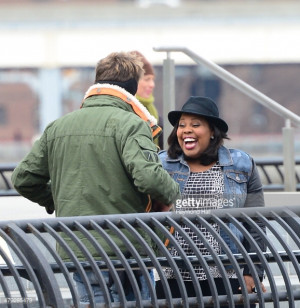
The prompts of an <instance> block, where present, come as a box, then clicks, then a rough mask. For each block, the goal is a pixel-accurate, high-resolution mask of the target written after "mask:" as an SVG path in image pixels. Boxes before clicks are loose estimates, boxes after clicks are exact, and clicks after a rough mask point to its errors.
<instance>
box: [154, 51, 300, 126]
mask: <svg viewBox="0 0 300 308" xmlns="http://www.w3.org/2000/svg"><path fill="white" fill-rule="evenodd" d="M153 49H154V50H155V51H163V52H182V53H184V54H186V55H187V56H189V57H190V58H192V59H193V60H194V61H195V62H196V63H198V64H202V65H204V66H206V67H207V68H209V69H210V70H211V71H212V72H214V73H215V74H216V75H217V76H218V77H220V78H222V79H224V80H226V81H227V82H228V83H230V84H231V85H232V86H234V87H235V88H237V89H239V90H240V91H242V92H243V93H245V94H247V95H248V96H249V97H251V98H253V99H254V100H255V101H257V102H258V103H260V104H262V105H264V106H266V107H268V108H269V109H271V110H272V111H274V112H275V113H277V114H278V115H280V116H282V117H284V118H285V119H289V120H291V121H292V122H293V123H294V124H295V125H298V126H300V116H298V115H297V114H295V113H294V112H292V111H290V110H288V109H287V108H285V107H283V106H282V105H280V104H279V103H277V102H276V101H274V100H273V99H271V98H269V97H268V96H266V95H265V94H263V93H261V92H259V91H258V90H256V89H255V88H253V87H252V86H250V85H249V84H247V83H246V82H244V81H242V80H241V79H239V78H238V77H236V76H234V75H233V74H231V73H230V72H228V71H226V70H225V69H223V68H222V67H220V66H219V65H217V64H215V63H214V62H212V61H210V60H208V59H205V58H203V57H200V56H199V55H197V54H196V53H195V52H193V51H192V50H190V49H188V48H186V47H176V46H169V47H154V48H153Z"/></svg>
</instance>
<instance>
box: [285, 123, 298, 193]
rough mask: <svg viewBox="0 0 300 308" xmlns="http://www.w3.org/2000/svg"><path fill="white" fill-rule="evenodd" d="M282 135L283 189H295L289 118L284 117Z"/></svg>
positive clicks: (293, 156)
mask: <svg viewBox="0 0 300 308" xmlns="http://www.w3.org/2000/svg"><path fill="white" fill-rule="evenodd" d="M282 136H283V167H284V190H285V191H296V176H295V153H294V152H295V146H294V128H292V127H291V121H290V120H289V119H286V121H285V127H283V128H282Z"/></svg>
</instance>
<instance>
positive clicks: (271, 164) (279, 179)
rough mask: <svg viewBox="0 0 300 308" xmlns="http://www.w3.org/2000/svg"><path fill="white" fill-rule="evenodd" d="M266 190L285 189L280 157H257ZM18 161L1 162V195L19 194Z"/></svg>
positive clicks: (299, 186) (298, 178)
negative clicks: (15, 184) (14, 173)
mask: <svg viewBox="0 0 300 308" xmlns="http://www.w3.org/2000/svg"><path fill="white" fill-rule="evenodd" d="M255 163H256V165H257V168H258V171H259V174H260V177H261V180H262V183H263V189H264V191H284V188H285V187H284V165H283V160H282V159H280V158H257V159H255ZM16 165H17V164H16V163H10V164H0V197H1V196H6V197H8V196H19V194H18V193H17V192H16V190H15V189H14V187H13V185H12V183H11V180H10V177H11V173H12V171H13V170H14V169H15V167H16ZM294 175H295V182H296V184H295V185H296V190H297V191H300V158H296V159H295V169H294Z"/></svg>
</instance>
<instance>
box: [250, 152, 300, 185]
mask: <svg viewBox="0 0 300 308" xmlns="http://www.w3.org/2000/svg"><path fill="white" fill-rule="evenodd" d="M255 163H256V166H257V168H258V171H259V173H260V176H261V179H262V182H263V187H264V191H283V190H284V166H283V160H282V159H281V158H258V159H255ZM299 166H300V158H296V159H295V177H296V190H297V191H300V169H299Z"/></svg>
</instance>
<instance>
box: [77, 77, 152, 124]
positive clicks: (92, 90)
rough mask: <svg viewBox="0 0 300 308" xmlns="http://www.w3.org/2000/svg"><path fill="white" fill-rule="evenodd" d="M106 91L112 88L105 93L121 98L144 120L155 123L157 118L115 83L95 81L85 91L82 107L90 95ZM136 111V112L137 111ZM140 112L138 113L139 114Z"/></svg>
mask: <svg viewBox="0 0 300 308" xmlns="http://www.w3.org/2000/svg"><path fill="white" fill-rule="evenodd" d="M105 90H106V91H107V92H108V93H109V92H110V91H109V90H112V91H111V92H112V93H115V95H114V94H107V95H112V96H117V97H119V98H121V99H122V100H123V101H125V102H126V103H128V104H130V105H131V106H132V109H133V111H134V112H135V113H136V114H137V115H138V116H140V117H142V118H144V119H145V120H146V121H149V122H150V123H151V124H152V125H157V120H156V119H155V117H154V116H152V115H151V114H150V112H149V111H148V110H147V109H146V107H145V106H144V105H143V104H142V103H141V102H139V101H138V99H137V98H136V97H135V96H133V95H132V94H130V93H129V92H128V91H126V90H125V89H123V88H121V87H119V86H117V85H112V84H109V83H101V84H100V83H96V84H94V85H92V86H91V87H89V89H88V90H87V91H86V93H85V96H84V99H83V102H82V105H81V106H82V107H83V104H84V101H85V100H86V99H87V98H88V97H90V96H92V95H98V94H105V93H101V91H105ZM137 111H138V112H137ZM139 113H140V114H139Z"/></svg>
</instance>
